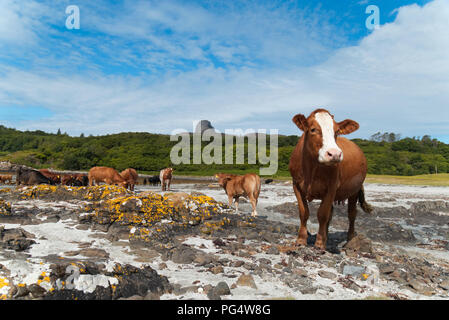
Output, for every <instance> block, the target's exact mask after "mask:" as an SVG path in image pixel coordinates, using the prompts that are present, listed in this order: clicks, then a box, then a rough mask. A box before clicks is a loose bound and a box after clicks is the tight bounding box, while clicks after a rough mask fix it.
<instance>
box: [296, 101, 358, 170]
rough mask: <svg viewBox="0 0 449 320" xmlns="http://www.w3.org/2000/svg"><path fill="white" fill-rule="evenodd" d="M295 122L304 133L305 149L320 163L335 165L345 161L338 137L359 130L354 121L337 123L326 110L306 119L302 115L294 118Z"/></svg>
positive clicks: (320, 110)
mask: <svg viewBox="0 0 449 320" xmlns="http://www.w3.org/2000/svg"><path fill="white" fill-rule="evenodd" d="M292 120H293V122H294V123H295V124H296V125H297V126H298V128H299V129H301V130H302V131H304V135H305V136H304V148H306V149H307V151H308V152H309V153H310V154H311V155H312V156H316V158H317V159H318V162H320V163H322V164H326V165H334V164H337V163H339V162H341V161H342V160H343V152H342V150H341V149H340V148H339V147H338V145H337V142H336V139H337V136H338V135H341V134H349V133H351V132H354V131H356V130H357V129H358V128H359V124H358V123H357V122H355V121H354V120H349V119H346V120H343V121H341V122H335V120H334V116H333V115H331V114H330V113H329V111H327V110H325V109H317V110H315V111H314V112H312V113H311V114H310V116H309V117H308V118H306V117H305V116H304V115H302V114H297V115H296V116H294V117H293V119H292Z"/></svg>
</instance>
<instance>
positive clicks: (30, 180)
mask: <svg viewBox="0 0 449 320" xmlns="http://www.w3.org/2000/svg"><path fill="white" fill-rule="evenodd" d="M16 184H17V185H18V186H19V185H21V184H23V185H34V184H51V185H53V184H54V182H53V181H52V180H50V179H48V178H47V177H46V176H44V175H43V174H42V173H41V172H39V171H37V170H32V169H24V168H22V167H19V168H18V169H17V171H16Z"/></svg>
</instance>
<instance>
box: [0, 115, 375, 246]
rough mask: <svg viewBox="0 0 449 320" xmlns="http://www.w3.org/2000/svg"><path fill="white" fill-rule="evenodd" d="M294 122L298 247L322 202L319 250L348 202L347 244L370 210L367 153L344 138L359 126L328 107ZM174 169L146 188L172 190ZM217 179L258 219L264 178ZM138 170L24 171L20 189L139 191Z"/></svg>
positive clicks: (5, 178)
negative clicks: (337, 209) (338, 207)
mask: <svg viewBox="0 0 449 320" xmlns="http://www.w3.org/2000/svg"><path fill="white" fill-rule="evenodd" d="M292 121H293V122H294V123H295V124H296V126H297V127H298V128H299V129H300V130H301V131H302V132H303V134H302V136H301V137H300V139H299V141H298V143H297V145H296V148H295V149H294V151H293V152H292V155H291V157H290V164H289V171H290V174H291V176H292V180H293V181H292V182H293V191H294V193H295V196H296V198H297V201H298V211H299V217H300V228H299V232H298V239H297V241H296V244H297V245H306V244H307V237H308V232H307V220H308V218H309V208H308V202H310V201H312V200H314V199H318V200H321V204H320V207H319V209H318V212H317V217H318V221H319V229H318V233H317V237H316V241H315V247H317V248H319V249H325V248H326V240H327V236H328V228H329V224H330V221H331V219H332V212H333V205H334V203H335V202H339V203H344V202H345V200H348V218H349V230H348V240H350V239H351V238H352V237H353V236H354V221H355V218H356V215H357V208H356V205H357V203H359V204H360V206H361V207H362V209H363V210H364V211H365V212H369V211H370V210H371V207H370V206H369V205H368V204H367V203H366V201H365V197H364V189H363V182H364V180H365V177H366V172H367V161H366V158H365V156H364V154H363V152H362V150H361V149H360V148H359V147H358V146H357V145H356V144H354V143H353V142H351V141H350V140H348V139H345V138H343V137H339V135H345V134H349V133H351V132H353V131H355V130H357V129H358V128H359V124H358V123H357V122H355V121H353V120H349V119H346V120H343V121H341V122H338V123H337V122H335V120H334V116H333V115H331V114H330V113H329V111H327V110H325V109H317V110H315V111H313V112H312V113H311V114H310V115H309V116H308V117H307V118H306V117H305V116H304V115H302V114H297V115H295V116H294V117H293V119H292ZM172 173H173V169H172V168H165V169H162V170H161V171H160V175H159V176H152V177H150V178H145V179H144V181H143V183H144V184H147V183H149V184H152V185H158V184H159V183H160V184H161V189H162V191H166V190H170V183H171V180H172ZM215 178H216V179H217V180H218V183H219V185H220V186H221V187H223V189H224V191H225V192H226V195H227V196H228V200H229V205H230V206H231V205H232V202H233V201H234V203H235V210H236V212H238V205H239V198H240V197H246V198H248V199H249V201H250V203H251V206H252V214H251V215H252V216H257V211H256V206H257V201H258V197H259V194H260V188H261V183H260V177H259V176H258V175H256V174H254V173H249V174H245V175H233V174H224V173H217V174H216V175H215ZM137 179H138V174H137V172H136V170H134V169H132V168H128V169H126V170H124V171H122V172H121V173H119V172H118V171H117V170H115V169H113V168H109V167H93V168H91V169H90V170H89V173H88V174H87V175H86V174H58V173H55V172H51V171H50V170H48V169H41V170H39V171H37V170H32V169H25V168H19V169H18V170H17V172H16V184H17V185H34V184H51V185H56V184H63V185H68V186H93V185H97V184H99V183H106V184H113V185H119V186H123V187H125V188H129V189H130V190H134V186H135V185H136V184H137ZM7 181H8V182H10V183H11V182H12V176H10V175H9V176H7V175H4V176H0V182H3V183H5V182H7Z"/></svg>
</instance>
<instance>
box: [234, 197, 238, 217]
mask: <svg viewBox="0 0 449 320" xmlns="http://www.w3.org/2000/svg"><path fill="white" fill-rule="evenodd" d="M234 200H235V213H236V214H237V213H239V197H235V198H234Z"/></svg>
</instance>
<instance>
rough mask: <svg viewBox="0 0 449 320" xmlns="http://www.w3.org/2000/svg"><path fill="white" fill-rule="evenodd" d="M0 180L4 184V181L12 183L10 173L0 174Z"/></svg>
mask: <svg viewBox="0 0 449 320" xmlns="http://www.w3.org/2000/svg"><path fill="white" fill-rule="evenodd" d="M0 182H1V183H4V184H6V182H8V183H12V175H10V174H8V175H0Z"/></svg>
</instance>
